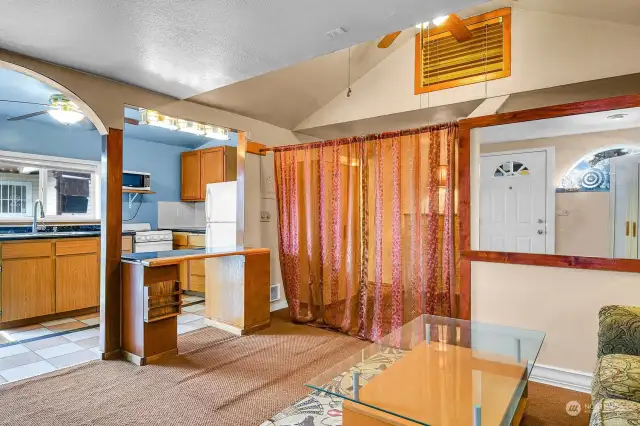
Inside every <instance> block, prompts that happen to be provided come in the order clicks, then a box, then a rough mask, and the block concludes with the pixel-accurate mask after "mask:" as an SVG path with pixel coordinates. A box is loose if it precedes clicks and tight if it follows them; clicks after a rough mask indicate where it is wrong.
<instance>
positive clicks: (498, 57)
mask: <svg viewBox="0 0 640 426" xmlns="http://www.w3.org/2000/svg"><path fill="white" fill-rule="evenodd" d="M463 22H464V24H465V25H466V26H467V28H469V30H470V31H471V33H472V34H473V36H472V37H471V39H470V40H468V41H465V42H458V41H457V40H456V39H455V38H454V37H453V36H452V35H451V33H449V32H448V31H446V30H443V29H442V28H437V29H435V30H431V31H427V30H424V31H423V34H422V43H420V40H421V36H420V34H417V35H416V82H415V83H416V87H415V89H416V90H415V92H416V94H420V93H427V92H433V91H436V90H443V89H448V88H451V87H456V86H463V85H466V84H473V83H481V82H483V81H489V80H495V79H498V78H504V77H508V76H510V75H511V9H509V8H507V9H500V10H497V11H494V12H490V13H487V14H484V15H479V16H474V17H471V18H467V19H465V20H463ZM421 45H422V47H423V48H422V49H421V48H420V47H421Z"/></svg>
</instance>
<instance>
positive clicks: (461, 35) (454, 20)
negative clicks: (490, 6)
mask: <svg viewBox="0 0 640 426" xmlns="http://www.w3.org/2000/svg"><path fill="white" fill-rule="evenodd" d="M442 26H443V27H444V28H445V29H446V30H447V31H449V32H450V33H451V35H452V36H453V37H454V38H455V39H456V40H458V42H459V43H462V42H463V41H467V40H470V39H471V37H472V36H473V34H471V31H470V30H469V28H467V26H466V25H465V24H464V22H462V19H460V18H459V17H458V15H456V14H451V15H449V17H448V18H447V20H446V21H444V22H443V23H442Z"/></svg>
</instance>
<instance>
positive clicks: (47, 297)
mask: <svg viewBox="0 0 640 426" xmlns="http://www.w3.org/2000/svg"><path fill="white" fill-rule="evenodd" d="M51 255H52V246H51V242H40V241H38V242H26V243H22V242H21V243H15V244H9V243H4V244H3V245H2V321H15V320H22V319H26V318H31V317H37V316H42V315H49V314H53V313H55V286H54V282H53V277H54V264H53V261H52V256H51Z"/></svg>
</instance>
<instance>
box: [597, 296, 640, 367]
mask: <svg viewBox="0 0 640 426" xmlns="http://www.w3.org/2000/svg"><path fill="white" fill-rule="evenodd" d="M598 317H599V320H600V327H599V330H598V358H600V357H601V356H602V355H609V354H627V355H640V307H636V306H619V305H611V306H604V307H602V308H601V309H600V313H599V314H598Z"/></svg>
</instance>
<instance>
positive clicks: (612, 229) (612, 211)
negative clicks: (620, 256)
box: [609, 145, 640, 257]
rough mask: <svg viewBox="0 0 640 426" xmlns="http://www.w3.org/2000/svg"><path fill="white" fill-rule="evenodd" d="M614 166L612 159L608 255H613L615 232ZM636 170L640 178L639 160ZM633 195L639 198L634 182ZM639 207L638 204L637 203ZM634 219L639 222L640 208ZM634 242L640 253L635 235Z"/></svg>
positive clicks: (639, 191)
mask: <svg viewBox="0 0 640 426" xmlns="http://www.w3.org/2000/svg"><path fill="white" fill-rule="evenodd" d="M620 147H624V145H620ZM635 155H640V153H637V154H635ZM626 157H627V156H626V155H625V156H623V157H618V158H626ZM615 168H616V163H615V162H614V161H612V162H611V166H610V171H611V174H610V176H611V177H610V189H609V234H610V235H611V236H612V237H613V238H610V239H609V256H611V257H613V254H614V252H615V232H616V229H615V227H616V180H617V173H614V172H615ZM636 172H637V173H638V174H637V178H638V179H640V161H639V162H638V163H637V164H636ZM634 192H635V196H636V197H637V199H638V200H640V185H638V184H636V189H635V191H634ZM639 207H640V205H639ZM636 219H637V220H638V222H640V210H639V211H638V213H637V214H636ZM635 239H636V242H635V245H636V250H638V253H640V238H638V237H637V236H636V237H635Z"/></svg>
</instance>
